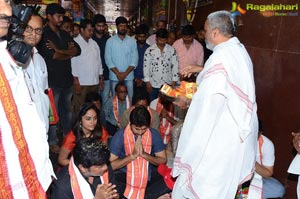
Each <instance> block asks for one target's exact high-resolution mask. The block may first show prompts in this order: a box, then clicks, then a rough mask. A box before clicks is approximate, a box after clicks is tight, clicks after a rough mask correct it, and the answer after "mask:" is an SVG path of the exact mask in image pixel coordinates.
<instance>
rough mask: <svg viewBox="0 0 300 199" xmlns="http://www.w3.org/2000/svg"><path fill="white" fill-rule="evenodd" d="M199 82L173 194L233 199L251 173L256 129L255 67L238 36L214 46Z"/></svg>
mask: <svg viewBox="0 0 300 199" xmlns="http://www.w3.org/2000/svg"><path fill="white" fill-rule="evenodd" d="M197 84H198V90H197V92H196V94H195V95H194V96H193V99H192V103H191V105H190V108H189V110H188V113H187V116H186V118H185V122H184V125H183V128H182V133H181V135H180V138H179V144H178V148H177V152H176V157H175V162H174V168H173V176H174V177H176V176H178V178H177V180H176V183H175V187H174V189H173V193H172V198H175V199H183V198H190V199H192V198H201V199H232V198H234V197H235V194H236V191H237V187H238V185H239V184H240V183H242V182H243V181H245V180H246V179H247V180H248V179H250V177H251V176H252V173H253V172H254V164H255V155H256V144H257V132H258V131H257V130H258V125H257V113H256V109H257V107H256V100H255V86H254V79H253V66H252V62H251V59H250V57H249V55H248V53H247V51H246V49H245V48H244V46H243V45H242V44H241V43H240V42H239V40H238V39H237V38H235V37H234V38H231V39H229V40H228V41H226V42H223V43H221V44H219V45H217V46H216V47H215V48H214V53H213V54H212V55H211V56H210V58H209V60H208V61H207V62H206V64H205V67H204V69H203V71H202V72H201V73H200V74H199V76H198V78H197Z"/></svg>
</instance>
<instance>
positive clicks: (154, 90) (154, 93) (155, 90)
mask: <svg viewBox="0 0 300 199" xmlns="http://www.w3.org/2000/svg"><path fill="white" fill-rule="evenodd" d="M159 90H160V88H153V87H152V92H151V93H149V101H150V103H151V102H152V101H153V100H155V99H156V98H158V94H159Z"/></svg>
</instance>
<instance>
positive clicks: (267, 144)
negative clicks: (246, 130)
mask: <svg viewBox="0 0 300 199" xmlns="http://www.w3.org/2000/svg"><path fill="white" fill-rule="evenodd" d="M261 136H262V137H263V141H264V142H263V144H262V147H261V151H262V164H263V165H264V166H269V167H271V166H274V162H275V150H274V144H273V142H272V141H271V140H270V139H269V138H267V137H266V136H264V135H261ZM256 162H258V163H259V164H261V162H260V152H259V144H258V143H257V152H256Z"/></svg>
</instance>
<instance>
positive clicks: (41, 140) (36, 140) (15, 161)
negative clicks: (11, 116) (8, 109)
mask: <svg viewBox="0 0 300 199" xmlns="http://www.w3.org/2000/svg"><path fill="white" fill-rule="evenodd" d="M0 54H1V56H0V62H1V66H2V68H3V70H4V72H5V76H6V78H7V80H8V81H9V85H10V89H11V91H12V94H13V97H14V100H15V103H16V105H17V109H18V114H19V116H20V119H21V123H22V127H23V133H24V136H25V139H26V143H27V145H28V149H29V152H30V155H31V157H32V160H33V162H34V165H35V170H36V173H37V176H38V179H39V181H40V183H41V185H42V187H43V189H44V190H45V191H46V190H47V189H48V187H49V185H50V183H51V181H52V178H51V176H55V174H54V172H53V168H52V164H51V161H50V159H49V146H48V143H47V132H46V128H45V126H44V125H43V123H42V121H41V119H40V117H39V116H38V113H37V110H36V106H35V104H34V102H33V101H32V99H31V97H30V94H29V92H28V87H27V86H26V83H25V79H24V73H23V69H22V68H19V67H18V66H17V65H16V64H15V63H14V61H13V60H12V59H11V57H10V55H9V53H8V52H7V50H6V42H1V43H0ZM0 94H1V93H0ZM0 128H1V136H2V137H1V139H2V144H3V148H4V150H5V157H6V164H7V168H8V175H9V181H10V185H11V187H12V190H13V196H14V198H22V199H27V198H28V193H27V190H26V186H25V183H24V180H23V176H22V172H21V167H20V162H19V158H18V154H19V152H18V149H17V147H16V145H15V142H14V140H13V136H12V129H11V127H10V125H9V122H8V120H7V118H6V115H5V112H4V108H3V105H2V102H1V103H0ZM0 180H3V179H0Z"/></svg>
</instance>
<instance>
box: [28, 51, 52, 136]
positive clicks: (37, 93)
mask: <svg viewBox="0 0 300 199" xmlns="http://www.w3.org/2000/svg"><path fill="white" fill-rule="evenodd" d="M26 65H27V67H26V68H25V69H24V76H25V80H26V83H27V86H28V89H29V92H30V96H31V97H32V100H33V101H34V103H35V105H36V108H37V112H38V114H39V116H40V118H41V120H42V121H43V123H44V125H45V127H46V130H47V131H48V129H49V106H50V102H49V97H48V95H47V94H45V90H46V89H48V72H47V66H46V63H45V60H44V58H43V57H42V56H41V55H40V54H39V53H38V51H37V49H36V48H35V47H34V48H33V56H32V57H31V58H30V59H29V60H28V62H27V63H26Z"/></svg>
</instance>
